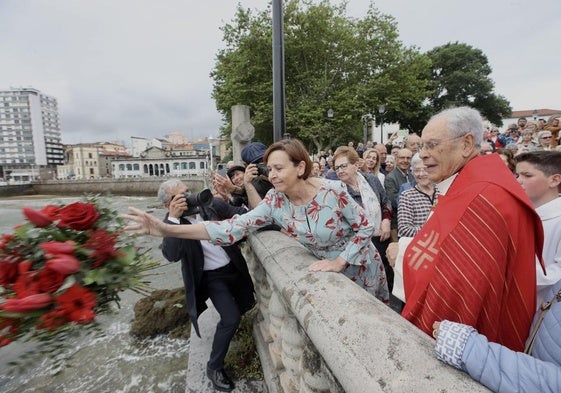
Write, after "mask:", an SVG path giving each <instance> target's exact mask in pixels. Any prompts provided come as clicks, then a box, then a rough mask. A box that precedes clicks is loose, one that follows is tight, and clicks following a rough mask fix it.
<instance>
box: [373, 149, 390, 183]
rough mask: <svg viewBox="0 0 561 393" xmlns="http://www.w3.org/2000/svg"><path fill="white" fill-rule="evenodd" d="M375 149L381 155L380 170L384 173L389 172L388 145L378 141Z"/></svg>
mask: <svg viewBox="0 0 561 393" xmlns="http://www.w3.org/2000/svg"><path fill="white" fill-rule="evenodd" d="M374 149H376V151H377V152H378V154H379V155H380V172H381V173H382V174H384V175H386V174H388V173H389V171H386V157H387V156H388V149H387V148H386V145H384V144H383V143H377V144H375V145H374Z"/></svg>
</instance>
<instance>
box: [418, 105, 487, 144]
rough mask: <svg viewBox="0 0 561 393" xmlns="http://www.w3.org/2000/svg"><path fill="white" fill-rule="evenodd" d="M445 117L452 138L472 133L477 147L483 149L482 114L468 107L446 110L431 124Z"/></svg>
mask: <svg viewBox="0 0 561 393" xmlns="http://www.w3.org/2000/svg"><path fill="white" fill-rule="evenodd" d="M441 117H443V118H444V119H445V121H446V126H447V128H448V130H449V131H450V133H451V134H452V137H458V138H459V137H461V136H463V135H465V134H467V133H470V132H471V133H472V134H473V136H474V138H475V146H477V147H481V143H482V142H483V119H482V118H481V114H480V113H479V112H478V111H477V110H475V109H473V108H470V107H468V106H460V107H457V108H449V109H445V110H443V111H441V112H439V113H437V114H436V115H434V116H433V117H431V118H430V120H429V122H430V121H432V120H434V119H437V118H441Z"/></svg>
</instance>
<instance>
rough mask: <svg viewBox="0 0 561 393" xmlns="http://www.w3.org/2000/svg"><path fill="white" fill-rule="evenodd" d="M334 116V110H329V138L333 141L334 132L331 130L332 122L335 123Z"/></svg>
mask: <svg viewBox="0 0 561 393" xmlns="http://www.w3.org/2000/svg"><path fill="white" fill-rule="evenodd" d="M333 114H334V112H333V108H329V109H328V110H327V121H328V124H329V138H330V139H331V131H332V130H331V127H332V124H331V122H332V121H333Z"/></svg>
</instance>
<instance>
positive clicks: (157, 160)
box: [112, 146, 210, 179]
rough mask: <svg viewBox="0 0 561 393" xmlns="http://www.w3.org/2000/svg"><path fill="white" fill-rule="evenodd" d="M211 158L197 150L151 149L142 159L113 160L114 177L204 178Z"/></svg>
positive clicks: (146, 151)
mask: <svg viewBox="0 0 561 393" xmlns="http://www.w3.org/2000/svg"><path fill="white" fill-rule="evenodd" d="M209 163H210V157H209V156H208V154H207V153H205V152H201V151H197V150H171V151H166V150H163V149H161V148H159V147H155V146H153V147H150V148H148V149H147V150H145V151H144V152H142V153H141V154H140V157H131V158H117V159H115V160H113V162H112V165H113V170H112V171H113V177H114V178H116V179H120V178H131V177H154V176H155V177H182V176H204V175H205V174H207V173H208V168H209Z"/></svg>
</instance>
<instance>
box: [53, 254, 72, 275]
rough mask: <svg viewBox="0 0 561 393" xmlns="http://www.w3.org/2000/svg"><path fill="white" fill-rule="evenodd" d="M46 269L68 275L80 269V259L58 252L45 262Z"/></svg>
mask: <svg viewBox="0 0 561 393" xmlns="http://www.w3.org/2000/svg"><path fill="white" fill-rule="evenodd" d="M45 267H46V268H47V269H51V270H54V271H55V272H58V273H60V274H64V275H65V276H68V275H70V274H74V273H76V272H77V271H78V270H80V261H79V260H78V259H76V258H75V257H73V256H72V255H68V254H58V255H56V256H54V257H53V258H51V259H49V260H48V261H47V262H46V263H45Z"/></svg>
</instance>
